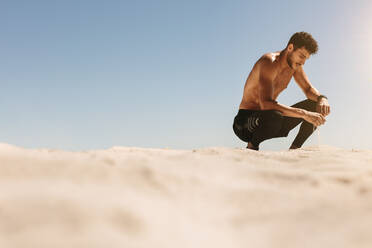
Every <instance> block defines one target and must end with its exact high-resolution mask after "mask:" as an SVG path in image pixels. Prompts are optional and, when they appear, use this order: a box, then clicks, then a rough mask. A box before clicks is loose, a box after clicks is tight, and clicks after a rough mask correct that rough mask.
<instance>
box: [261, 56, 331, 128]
mask: <svg viewBox="0 0 372 248" xmlns="http://www.w3.org/2000/svg"><path fill="white" fill-rule="evenodd" d="M275 76H276V69H275V67H274V66H273V65H272V63H271V61H262V64H261V67H260V76H259V84H260V89H259V103H260V107H261V110H278V111H280V112H281V113H282V115H283V116H289V117H296V118H303V119H305V120H306V121H308V122H310V123H312V124H314V125H316V126H319V125H321V124H323V123H324V121H325V119H324V117H323V116H322V115H320V114H318V113H312V112H309V111H306V110H304V109H299V108H293V107H289V106H286V105H283V104H279V103H278V102H277V101H275V100H274V99H273V93H274V89H273V80H274V78H275Z"/></svg>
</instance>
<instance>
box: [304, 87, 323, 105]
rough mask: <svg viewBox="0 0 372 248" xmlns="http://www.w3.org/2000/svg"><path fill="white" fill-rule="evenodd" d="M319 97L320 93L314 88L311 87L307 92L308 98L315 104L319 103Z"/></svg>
mask: <svg viewBox="0 0 372 248" xmlns="http://www.w3.org/2000/svg"><path fill="white" fill-rule="evenodd" d="M318 96H320V93H319V91H318V90H317V89H315V88H314V87H311V88H309V89H308V90H307V91H306V97H307V98H308V99H310V100H312V101H314V102H317V101H318Z"/></svg>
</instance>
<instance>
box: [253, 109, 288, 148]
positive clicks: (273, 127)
mask: <svg viewBox="0 0 372 248" xmlns="http://www.w3.org/2000/svg"><path fill="white" fill-rule="evenodd" d="M252 117H255V118H257V119H258V125H257V127H255V129H254V130H253V132H252V139H251V140H250V141H249V143H248V146H247V148H250V149H253V150H258V149H259V145H260V143H261V142H262V141H264V140H267V139H271V138H275V137H278V133H279V131H280V130H281V128H282V122H283V116H282V114H281V113H280V112H279V111H276V110H262V111H257V112H256V113H254V114H253V115H252Z"/></svg>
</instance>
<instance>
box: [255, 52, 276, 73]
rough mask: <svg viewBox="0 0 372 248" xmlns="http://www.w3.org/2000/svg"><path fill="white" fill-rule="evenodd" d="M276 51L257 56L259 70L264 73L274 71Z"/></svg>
mask: <svg viewBox="0 0 372 248" xmlns="http://www.w3.org/2000/svg"><path fill="white" fill-rule="evenodd" d="M276 57H277V56H276V53H265V54H264V55H262V56H261V58H259V60H258V61H257V63H256V65H257V66H258V67H259V68H260V71H261V72H264V73H270V72H272V73H274V72H275V71H276V69H277V66H276V63H275V61H276Z"/></svg>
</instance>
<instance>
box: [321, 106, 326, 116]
mask: <svg viewBox="0 0 372 248" xmlns="http://www.w3.org/2000/svg"><path fill="white" fill-rule="evenodd" d="M326 107H327V106H325V105H322V114H326V112H327V110H326Z"/></svg>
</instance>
